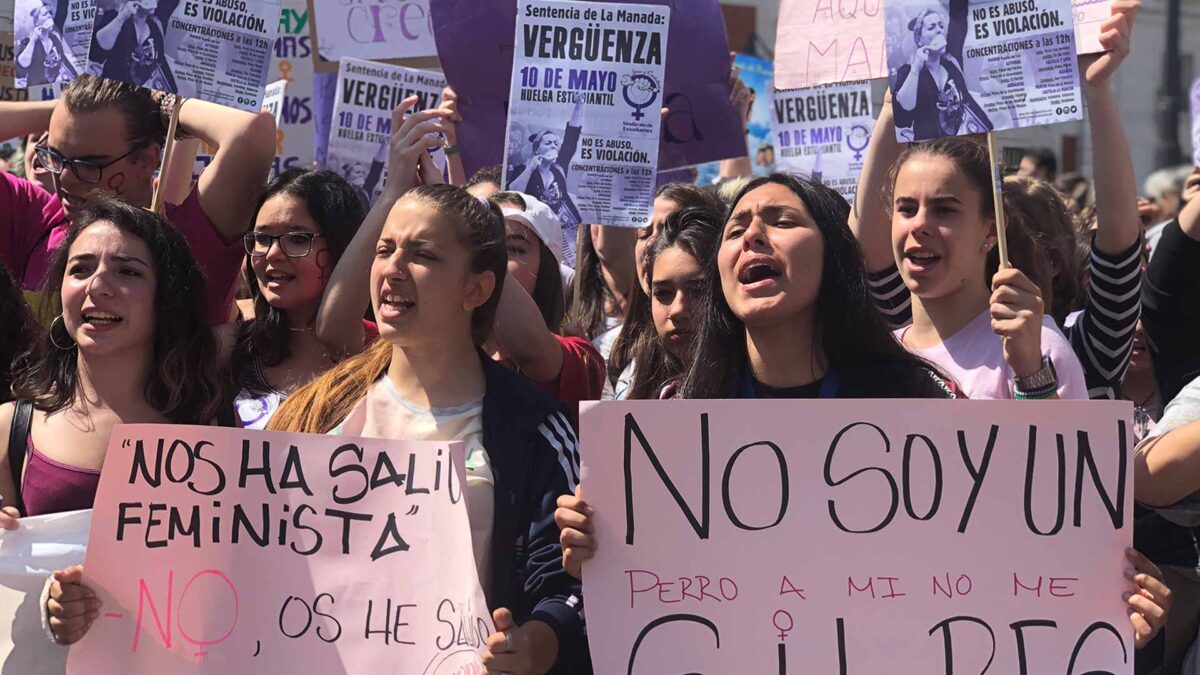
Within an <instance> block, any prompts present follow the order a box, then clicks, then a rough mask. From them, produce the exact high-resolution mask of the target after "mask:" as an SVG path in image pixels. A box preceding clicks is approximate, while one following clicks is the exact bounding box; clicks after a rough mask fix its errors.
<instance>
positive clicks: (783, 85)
mask: <svg viewBox="0 0 1200 675" xmlns="http://www.w3.org/2000/svg"><path fill="white" fill-rule="evenodd" d="M887 75H888V65H887V52H886V47H885V45H884V12H883V0H782V4H781V5H780V7H779V26H778V29H777V31H776V34H775V88H776V89H801V88H805V87H815V86H817V85H821V84H834V83H837V82H852V81H856V80H873V79H878V78H881V77H887Z"/></svg>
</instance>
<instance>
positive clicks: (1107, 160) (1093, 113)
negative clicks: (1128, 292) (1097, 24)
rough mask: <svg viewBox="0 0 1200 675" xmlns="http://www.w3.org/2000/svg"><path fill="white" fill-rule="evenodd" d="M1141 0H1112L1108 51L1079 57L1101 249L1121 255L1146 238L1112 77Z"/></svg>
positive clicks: (1104, 39) (1105, 40)
mask: <svg viewBox="0 0 1200 675" xmlns="http://www.w3.org/2000/svg"><path fill="white" fill-rule="evenodd" d="M1140 7H1141V0H1113V3H1112V16H1111V17H1109V18H1108V19H1107V20H1106V21H1105V22H1104V24H1103V25H1102V27H1101V31H1100V44H1101V46H1103V47H1104V48H1105V49H1107V50H1108V51H1107V52H1104V53H1102V54H1097V55H1091V56H1084V57H1081V58H1080V70H1081V71H1082V72H1083V73H1084V87H1083V91H1084V95H1085V96H1086V98H1087V106H1088V120H1089V121H1090V124H1091V132H1092V140H1093V142H1092V148H1093V150H1092V152H1093V162H1092V163H1093V165H1094V166H1095V181H1096V223H1097V228H1096V240H1095V245H1096V248H1097V249H1099V250H1100V252H1101V253H1106V254H1108V255H1117V254H1119V253H1122V252H1124V251H1126V250H1128V249H1129V248H1130V247H1131V246H1133V245H1134V244H1135V243H1136V242H1137V241H1138V239H1139V238H1140V237H1141V224H1140V222H1139V220H1138V207H1137V178H1136V177H1135V176H1134V173H1133V161H1132V159H1131V156H1130V152H1129V142H1128V141H1127V140H1126V138H1125V127H1124V125H1123V124H1122V123H1121V115H1120V113H1119V112H1118V111H1117V102H1116V99H1115V97H1114V96H1113V92H1112V87H1111V86H1110V84H1109V83H1110V80H1111V78H1112V74H1113V73H1114V72H1116V70H1117V68H1118V67H1119V66H1120V65H1121V63H1122V62H1123V61H1124V60H1125V57H1126V56H1128V55H1129V45H1130V36H1131V33H1132V31H1133V20H1134V17H1135V16H1137V13H1138V10H1139V9H1140Z"/></svg>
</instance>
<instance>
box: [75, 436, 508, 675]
mask: <svg viewBox="0 0 1200 675" xmlns="http://www.w3.org/2000/svg"><path fill="white" fill-rule="evenodd" d="M464 485H465V478H464V465H463V448H462V445H461V444H457V443H409V442H402V441H386V440H378V439H359V438H350V437H346V436H317V435H306V434H282V433H273V432H262V431H250V430H245V429H221V428H216V427H195V426H167V425H126V426H120V427H117V429H116V430H115V431H114V432H113V435H112V440H111V442H110V443H109V448H108V456H107V457H106V458H105V463H104V470H103V472H102V473H101V477H100V488H99V492H98V493H97V495H96V505H95V515H94V518H93V521H92V529H91V534H90V538H89V541H88V552H87V560H86V562H85V564H84V574H85V576H86V578H87V583H88V584H89V585H91V586H92V587H93V588H95V589H96V592H97V594H98V595H99V596H100V598H101V600H102V601H103V602H104V606H103V608H102V609H101V610H100V616H99V618H98V619H97V620H96V622H95V624H93V626H92V629H91V631H90V632H89V633H88V635H87V636H86V637H85V638H84V639H83V640H82V641H80V642H79V643H78V644H76V645H75V646H73V647H72V648H71V653H70V656H69V659H68V664H67V672H68V673H69V674H71V675H76V674H77V675H83V674H84V673H86V674H88V675H103V674H107V673H112V674H114V675H116V674H117V673H120V674H122V675H129V674H137V673H147V674H150V673H155V674H159V673H197V674H199V673H250V672H254V673H287V674H289V675H291V674H293V673H297V672H309V673H338V674H341V673H365V672H381V671H379V670H378V669H379V668H380V667H381V664H387V672H389V673H404V674H412V675H452V674H453V675H458V674H459V673H479V672H482V670H483V666H482V660H481V654H482V653H483V652H484V650H485V649H486V646H485V642H486V640H487V637H488V635H490V634H491V632H492V623H491V617H490V614H489V613H488V611H487V606H486V604H485V601H484V597H483V592H482V590H481V587H480V584H479V577H478V574H477V573H476V570H475V557H474V555H473V553H472V548H471V530H470V527H469V524H468V521H467V509H466V501H465V493H464V491H463V486H464ZM298 666H301V667H300V669H299V670H297V667H298Z"/></svg>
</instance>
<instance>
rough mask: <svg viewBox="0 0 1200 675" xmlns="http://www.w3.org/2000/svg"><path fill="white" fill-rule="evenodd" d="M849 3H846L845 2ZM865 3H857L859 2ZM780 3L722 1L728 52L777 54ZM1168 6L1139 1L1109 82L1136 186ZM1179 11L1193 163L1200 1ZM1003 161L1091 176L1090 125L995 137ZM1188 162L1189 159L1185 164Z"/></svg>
mask: <svg viewBox="0 0 1200 675" xmlns="http://www.w3.org/2000/svg"><path fill="white" fill-rule="evenodd" d="M842 1H848V0H842ZM859 1H862V0H859ZM779 3H780V0H722V3H721V4H722V5H723V6H724V7H725V21H726V24H727V26H726V27H727V29H728V32H729V39H730V47H731V48H732V49H734V50H737V51H743V52H747V53H750V54H753V55H755V56H759V57H761V58H766V59H770V58H773V56H774V51H775V25H776V22H777V21H778V18H779ZM1167 3H1168V0H1142V9H1141V12H1139V14H1138V17H1137V25H1136V27H1135V28H1134V34H1133V42H1134V46H1133V52H1132V53H1131V54H1130V56H1129V58H1128V61H1127V62H1126V63H1125V64H1124V65H1122V66H1121V70H1120V71H1119V72H1118V73H1117V75H1116V77H1114V78H1113V91H1114V93H1115V94H1116V97H1117V104H1118V107H1119V108H1120V111H1121V119H1122V120H1124V122H1125V130H1126V133H1127V134H1128V136H1129V145H1130V150H1131V152H1132V154H1133V169H1134V171H1135V172H1136V175H1137V179H1138V184H1139V186H1140V185H1141V183H1142V181H1144V180H1145V178H1146V176H1147V175H1149V174H1150V173H1151V172H1153V171H1154V170H1155V169H1158V168H1160V167H1158V166H1157V165H1156V163H1155V150H1156V148H1157V145H1158V139H1157V122H1158V119H1157V115H1158V98H1159V90H1160V86H1161V75H1162V69H1163V51H1164V42H1165V39H1166V35H1167V20H1166V17H1167ZM1181 5H1182V7H1181V10H1180V17H1179V22H1180V26H1179V28H1180V31H1179V33H1180V35H1181V36H1182V39H1181V41H1180V63H1179V65H1180V75H1181V86H1182V90H1183V96H1184V98H1183V100H1182V101H1181V106H1180V111H1181V114H1180V115H1179V119H1178V133H1179V143H1180V146H1181V149H1182V151H1183V155H1184V157H1185V158H1186V157H1189V156H1191V147H1190V142H1191V141H1190V139H1191V132H1190V124H1189V120H1188V105H1187V100H1186V96H1187V91H1188V89H1189V87H1190V86H1191V83H1192V81H1193V80H1195V79H1196V78H1197V77H1200V38H1197V37H1196V36H1198V35H1200V2H1197V1H1194V0H1184V2H1182V3H1181ZM882 89H883V87H882V85H880V86H877V87H876V94H877V96H876V104H877V105H878V103H879V102H880V101H881V100H882V97H881V92H882ZM998 136H999V138H1000V140H1001V143H1002V144H1003V146H1004V147H1005V153H1006V155H1005V156H1006V157H1009V158H1011V157H1015V158H1016V159H1013V160H1011V161H1010V163H1011V164H1012V165H1013V166H1015V165H1016V161H1017V160H1019V159H1020V155H1021V153H1022V152H1023V151H1024V150H1025V149H1032V148H1050V149H1051V150H1053V151H1054V153H1055V154H1056V155H1057V156H1058V159H1059V162H1058V163H1059V171H1060V172H1062V173H1065V172H1069V171H1079V172H1081V173H1083V174H1084V175H1088V176H1090V175H1091V173H1092V170H1091V168H1092V148H1091V145H1090V139H1089V138H1088V135H1087V122H1086V121H1083V122H1072V123H1066V124H1057V125H1053V126H1048V127H1034V128H1030V129H1014V130H1010V131H1003V132H999V133H998ZM1185 161H1186V160H1185Z"/></svg>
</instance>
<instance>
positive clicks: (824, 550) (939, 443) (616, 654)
mask: <svg viewBox="0 0 1200 675" xmlns="http://www.w3.org/2000/svg"><path fill="white" fill-rule="evenodd" d="M1131 412H1132V411H1131V408H1130V405H1129V404H1128V403H1118V402H1039V403H1029V402H1026V401H937V402H935V401H895V400H892V401H849V400H846V401H783V400H773V401H661V402H660V401H654V402H636V403H634V402H617V403H602V404H588V403H585V404H583V416H582V436H581V438H582V440H583V452H582V455H583V458H584V466H583V483H582V486H583V487H582V490H583V495H584V497H585V498H586V499H587V500H588V502H589V504H591V505H592V506H593V507H594V509H595V515H594V517H593V522H594V525H595V532H596V538H597V551H596V557H595V559H594V560H593V561H592V562H590V563H588V564H587V565H586V566H585V568H584V602H585V606H586V607H587V616H588V638H589V640H590V643H591V647H592V650H591V651H592V659H593V661H594V665H595V669H596V672H597V673H628V674H629V675H651V674H656V675H661V674H663V673H691V672H697V673H699V672H703V673H759V674H764V675H785V674H792V675H794V674H797V673H838V672H842V673H847V672H849V673H895V674H909V673H911V674H919V675H930V674H934V673H951V672H953V673H981V672H988V673H1014V674H1016V673H1022V674H1024V673H1029V674H1033V673H1083V672H1101V671H1102V672H1109V673H1113V674H1114V675H1130V674H1131V673H1132V672H1133V630H1132V626H1131V624H1130V621H1129V618H1128V616H1127V614H1126V611H1125V604H1124V602H1123V601H1122V598H1121V596H1122V593H1123V592H1125V591H1126V590H1127V589H1128V588H1129V584H1128V582H1127V581H1126V580H1125V578H1124V576H1123V570H1124V569H1125V568H1126V567H1127V566H1128V564H1127V563H1126V562H1125V560H1124V556H1123V554H1122V551H1123V549H1124V548H1125V547H1127V546H1129V545H1130V543H1131V533H1132V511H1133V502H1132V496H1131V492H1130V486H1131V484H1132V472H1131V466H1132V464H1131V457H1132V444H1131V443H1132V437H1131V433H1130V429H1131V428H1132V427H1131V424H1130V419H1131V415H1130V413H1131Z"/></svg>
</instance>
